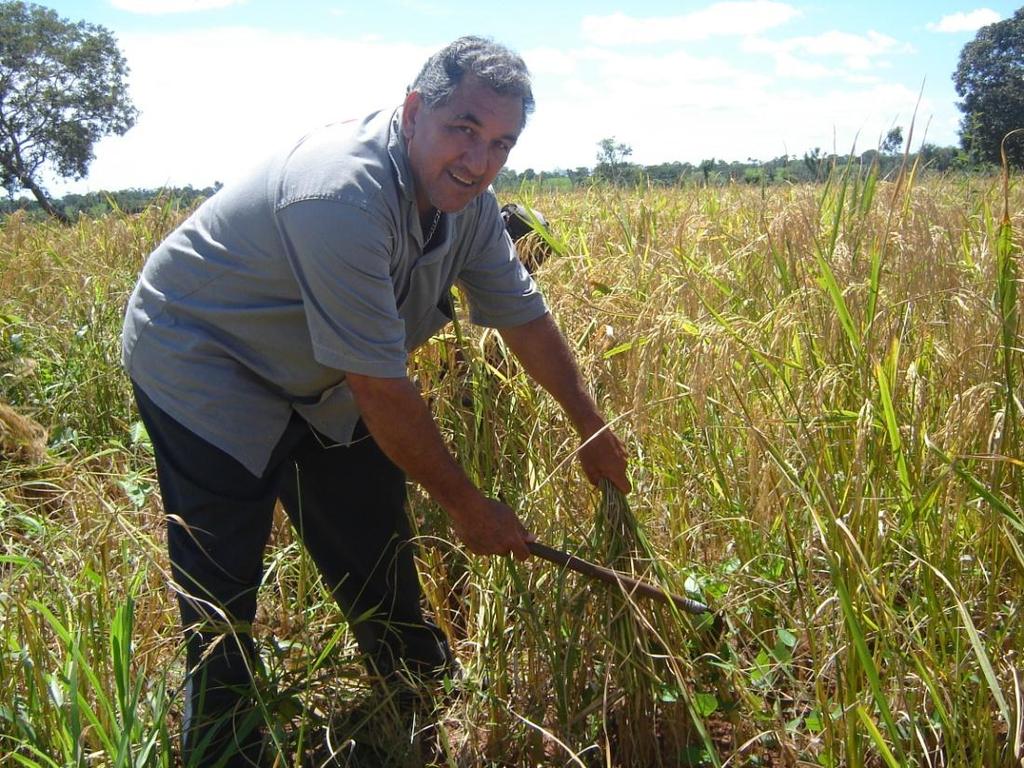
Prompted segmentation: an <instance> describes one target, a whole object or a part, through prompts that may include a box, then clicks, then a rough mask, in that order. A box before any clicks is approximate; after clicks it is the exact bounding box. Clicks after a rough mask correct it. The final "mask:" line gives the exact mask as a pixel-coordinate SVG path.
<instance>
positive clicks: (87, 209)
mask: <svg viewBox="0 0 1024 768" xmlns="http://www.w3.org/2000/svg"><path fill="white" fill-rule="evenodd" d="M222 186H223V185H222V184H221V183H220V182H219V181H217V182H214V183H213V186H212V187H203V188H201V189H200V188H196V187H193V186H191V185H190V186H187V187H163V188H161V189H122V190H119V191H117V192H89V193H88V194H85V195H77V194H69V195H65V196H64V197H62V198H58V199H54V201H53V202H54V204H55V205H56V207H57V208H58V209H59V210H61V211H63V212H64V213H65V214H66V215H67V216H68V217H69V218H72V219H75V218H77V217H78V216H91V217H96V216H102V215H103V214H105V213H109V212H111V211H115V210H116V211H121V212H124V213H138V212H140V211H142V210H144V209H146V208H148V207H149V206H150V205H152V204H153V203H155V202H156V203H161V204H166V205H172V206H177V207H180V208H188V207H191V206H193V205H195V204H196V203H197V202H199V201H200V200H205V199H206V198H208V197H210V196H211V195H212V194H214V193H215V192H216V191H217V190H218V189H220V188H221V187H222ZM15 211H25V212H26V213H27V214H28V215H29V216H30V217H32V218H36V217H38V218H45V217H46V213H45V212H44V211H43V209H42V207H41V206H40V205H39V203H37V202H36V201H35V200H28V199H26V198H20V199H13V200H12V199H10V198H8V199H6V200H0V215H8V214H11V213H14V212H15Z"/></svg>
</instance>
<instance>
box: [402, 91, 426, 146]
mask: <svg viewBox="0 0 1024 768" xmlns="http://www.w3.org/2000/svg"><path fill="white" fill-rule="evenodd" d="M422 106H423V97H422V96H420V92H419V91H409V93H407V94H406V95H405V103H404V104H403V105H402V135H403V136H404V137H405V140H406V141H408V140H409V139H411V138H412V137H413V135H414V134H415V133H416V118H417V117H419V112H420V107H422Z"/></svg>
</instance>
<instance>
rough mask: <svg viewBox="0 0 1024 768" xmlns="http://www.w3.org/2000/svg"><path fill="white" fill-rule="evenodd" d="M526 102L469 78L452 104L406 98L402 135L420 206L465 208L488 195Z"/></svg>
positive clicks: (412, 95)
mask: <svg viewBox="0 0 1024 768" xmlns="http://www.w3.org/2000/svg"><path fill="white" fill-rule="evenodd" d="M522 120H523V101H522V99H521V98H519V97H518V96H502V95H500V94H498V93H495V92H494V91H493V90H491V89H490V87H488V86H487V85H485V84H483V83H482V82H480V80H478V79H477V78H476V77H473V76H471V75H467V76H466V77H465V78H463V80H462V82H461V83H459V85H458V86H457V87H456V89H455V93H454V94H452V98H451V99H450V100H449V101H448V103H447V104H442V105H440V106H438V107H435V108H433V109H431V108H430V107H428V106H427V105H426V104H424V103H423V99H422V98H421V97H420V94H419V93H418V92H417V91H412V92H410V93H409V95H408V96H406V99H405V108H404V110H403V112H402V133H403V135H404V136H405V141H406V145H407V146H408V149H409V163H410V165H411V166H412V175H413V182H414V184H415V187H416V206H417V208H418V209H419V212H420V213H421V214H425V213H427V212H428V211H429V210H430V209H431V208H438V209H439V210H442V211H444V212H446V213H454V212H456V211H459V210H462V209H463V208H465V207H466V206H467V205H469V203H470V202H472V200H473V198H475V197H476V196H477V195H479V194H480V193H481V192H484V191H485V190H486V189H487V187H488V186H489V185H490V183H491V182H492V181H494V177H495V176H497V175H498V171H500V170H501V167H502V166H503V165H504V164H505V161H506V160H507V159H508V153H509V151H511V149H512V147H513V146H514V145H515V143H516V140H517V139H518V138H519V131H520V130H521V128H522Z"/></svg>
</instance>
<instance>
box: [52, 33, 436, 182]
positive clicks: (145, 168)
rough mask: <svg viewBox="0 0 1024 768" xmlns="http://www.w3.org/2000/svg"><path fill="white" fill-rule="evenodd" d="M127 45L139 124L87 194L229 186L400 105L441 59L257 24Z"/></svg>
mask: <svg viewBox="0 0 1024 768" xmlns="http://www.w3.org/2000/svg"><path fill="white" fill-rule="evenodd" d="M120 43H121V47H122V50H123V52H124V53H125V56H126V58H127V59H128V61H129V63H130V65H131V74H130V88H131V95H132V99H133V100H134V101H135V104H136V106H138V108H139V110H140V116H139V120H138V122H137V123H136V125H135V127H134V128H132V129H131V130H130V131H128V133H127V134H125V136H124V137H108V138H106V139H104V140H103V141H101V142H100V143H99V144H98V145H97V147H96V160H95V161H94V162H93V164H92V165H91V167H90V172H89V177H88V180H87V182H85V183H84V184H83V183H78V184H75V185H73V186H74V188H75V189H76V190H77V189H82V188H83V187H85V188H88V189H92V190H95V189H122V188H125V187H129V186H139V187H159V186H164V185H169V186H184V185H186V184H192V185H195V186H199V187H202V186H206V185H208V184H211V183H212V182H213V181H215V180H220V181H224V182H226V181H229V180H230V179H232V178H235V177H237V176H238V175H240V174H241V173H242V172H244V171H245V170H246V169H247V168H249V167H251V166H252V165H253V164H255V163H256V162H258V161H260V160H261V159H263V158H264V157H265V156H266V155H268V154H269V153H271V152H274V151H277V150H279V149H280V148H281V147H282V146H283V145H284V144H285V143H287V142H288V141H293V140H295V139H297V138H299V137H300V136H301V135H303V134H304V133H306V132H307V131H309V130H311V129H312V128H315V127H316V126H318V125H323V124H325V123H329V122H333V121H337V120H347V119H350V118H357V117H361V116H363V115H365V114H368V113H369V112H371V111H373V110H375V109H382V108H391V107H394V106H397V105H398V104H400V103H401V101H402V98H403V96H404V95H405V88H406V86H407V85H408V84H409V83H410V82H411V81H412V80H413V78H414V77H415V76H416V73H417V72H418V71H419V68H420V67H421V66H422V64H423V61H425V60H426V58H427V56H429V55H430V54H431V53H433V49H432V48H420V47H416V46H412V45H405V44H384V43H379V42H367V41H361V40H341V39H338V38H328V37H313V36H301V35H287V34H279V33H274V32H268V31H264V30H256V29H248V28H221V29H211V30H203V31H193V32H182V33H174V34H147V35H121V36H120ZM184 51H187V52H188V55H182V52H184ZM282 62H288V66H282ZM368 62H372V66H367V64H368ZM59 186H61V185H59V184H54V185H53V187H54V188H57V187H59Z"/></svg>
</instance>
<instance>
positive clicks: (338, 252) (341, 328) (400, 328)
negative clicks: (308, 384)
mask: <svg viewBox="0 0 1024 768" xmlns="http://www.w3.org/2000/svg"><path fill="white" fill-rule="evenodd" d="M277 217H278V226H279V231H280V233H281V237H282V240H283V242H284V247H285V251H286V254H287V258H288V260H289V263H290V266H291V269H292V271H293V273H294V275H295V279H296V282H297V283H298V286H299V291H300V294H301V299H302V302H303V305H304V310H305V315H306V322H307V324H308V326H309V334H310V337H311V339H312V342H313V354H314V357H315V358H316V359H317V361H318V362H320V363H321V364H323V365H326V366H329V367H331V368H336V369H338V370H342V371H346V372H351V373H358V374H362V375H365V376H379V377H383V378H399V377H402V376H405V374H406V362H407V353H406V351H405V323H404V321H403V320H402V318H401V317H400V316H399V314H398V307H397V305H396V302H395V291H394V284H393V281H392V278H391V254H392V252H393V250H394V242H395V235H394V233H393V227H392V226H391V225H390V224H389V223H388V222H387V221H386V220H385V219H384V218H383V217H381V216H380V215H379V214H375V213H374V212H373V211H367V210H364V209H363V208H361V207H359V206H355V205H351V204H349V203H345V202H339V201H336V200H319V199H314V200H301V201H298V202H294V203H290V204H289V205H287V206H285V207H283V208H281V209H279V210H278V212H277Z"/></svg>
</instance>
